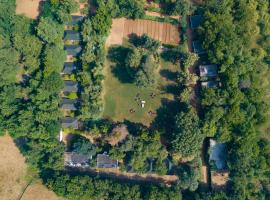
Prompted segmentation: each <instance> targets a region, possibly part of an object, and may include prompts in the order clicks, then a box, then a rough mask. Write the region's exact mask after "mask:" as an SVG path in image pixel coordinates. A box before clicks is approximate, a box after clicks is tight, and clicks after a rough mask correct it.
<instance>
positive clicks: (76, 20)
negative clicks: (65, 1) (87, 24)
mask: <svg viewBox="0 0 270 200" xmlns="http://www.w3.org/2000/svg"><path fill="white" fill-rule="evenodd" d="M83 18H84V17H83V16H77V15H72V16H71V20H70V21H68V22H67V23H66V25H68V26H74V25H77V24H80V23H81V22H82V21H83Z"/></svg>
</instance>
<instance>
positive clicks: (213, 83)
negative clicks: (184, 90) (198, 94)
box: [201, 81, 217, 88]
mask: <svg viewBox="0 0 270 200" xmlns="http://www.w3.org/2000/svg"><path fill="white" fill-rule="evenodd" d="M201 86H202V87H205V88H214V87H217V82H216V81H202V82H201Z"/></svg>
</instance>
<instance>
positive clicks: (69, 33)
mask: <svg viewBox="0 0 270 200" xmlns="http://www.w3.org/2000/svg"><path fill="white" fill-rule="evenodd" d="M64 40H71V41H80V40H81V36H80V33H79V32H78V31H73V30H65V32H64Z"/></svg>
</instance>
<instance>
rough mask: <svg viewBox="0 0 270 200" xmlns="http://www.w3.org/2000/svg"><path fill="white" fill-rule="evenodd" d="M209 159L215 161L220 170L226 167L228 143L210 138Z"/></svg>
mask: <svg viewBox="0 0 270 200" xmlns="http://www.w3.org/2000/svg"><path fill="white" fill-rule="evenodd" d="M209 154H210V156H209V160H210V161H214V163H215V166H216V168H217V169H218V170H223V169H225V168H226V158H227V155H226V144H224V143H217V142H216V141H215V140H213V139H210V150H209Z"/></svg>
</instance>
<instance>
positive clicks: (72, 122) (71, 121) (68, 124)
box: [61, 117, 79, 129]
mask: <svg viewBox="0 0 270 200" xmlns="http://www.w3.org/2000/svg"><path fill="white" fill-rule="evenodd" d="M61 123H62V127H63V128H73V129H78V128H79V122H78V120H77V119H76V118H73V117H65V118H63V119H62V120H61Z"/></svg>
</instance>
